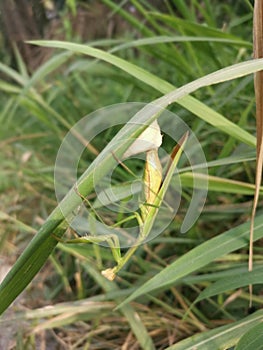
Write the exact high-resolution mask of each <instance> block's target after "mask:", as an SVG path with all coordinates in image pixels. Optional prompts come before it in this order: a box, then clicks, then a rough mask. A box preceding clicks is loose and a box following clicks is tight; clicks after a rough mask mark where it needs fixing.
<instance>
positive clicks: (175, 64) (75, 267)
mask: <svg viewBox="0 0 263 350" xmlns="http://www.w3.org/2000/svg"><path fill="white" fill-rule="evenodd" d="M10 3H11V2H9V5H8V1H3V3H2V9H1V16H2V19H4V18H5V21H4V20H3V21H2V24H1V25H2V26H3V29H5V30H4V31H3V34H2V37H1V46H0V54H1V61H2V63H0V89H1V95H0V105H1V111H0V113H1V114H0V125H1V128H0V144H1V153H0V157H1V169H0V196H1V201H0V203H1V204H0V215H1V221H2V223H1V228H0V230H1V233H0V239H1V241H0V248H1V261H2V265H3V266H7V267H8V266H9V265H10V266H11V265H12V264H13V263H14V261H15V260H16V258H17V256H18V255H19V254H20V253H21V252H22V251H23V249H24V248H25V247H26V245H27V244H28V242H29V241H30V240H31V238H32V236H33V234H34V233H35V232H36V230H37V229H38V228H39V227H41V225H42V224H43V222H44V221H45V219H46V218H47V216H48V215H49V213H50V212H51V211H52V210H53V209H54V207H55V206H56V198H55V194H54V185H53V170H54V169H53V167H54V163H55V159H56V154H57V151H58V149H59V146H60V143H61V141H62V139H63V137H64V136H65V134H66V132H67V131H68V130H69V129H70V127H71V126H72V125H74V124H75V123H76V122H77V121H78V120H80V119H81V118H82V117H83V116H85V115H87V114H89V113H91V112H92V111H94V110H97V109H98V108H101V107H103V106H108V105H111V104H114V103H121V102H130V101H142V102H146V103H147V102H150V101H152V100H154V99H155V98H157V97H159V96H160V92H158V91H156V90H155V89H153V88H152V87H150V86H148V85H146V84H144V83H143V82H141V81H139V80H138V79H135V78H133V77H132V76H131V75H129V74H127V73H126V72H123V71H121V70H119V69H117V68H116V67H114V66H112V65H109V64H107V63H105V62H102V61H100V60H96V59H93V58H89V57H86V56H85V57H84V56H81V55H73V54H71V53H70V52H59V51H58V50H53V49H48V48H39V47H34V46H32V45H31V46H30V45H29V44H25V43H24V40H30V39H39V38H45V39H60V40H61V39H62V40H63V39H65V40H68V41H71V42H77V43H84V42H88V44H89V45H91V46H94V47H98V48H101V49H103V50H105V51H109V52H112V53H114V54H115V55H117V56H118V57H121V58H123V59H125V60H127V61H128V62H132V63H134V64H136V65H137V66H139V67H142V68H144V69H146V70H148V71H149V72H151V73H152V74H154V75H156V76H157V77H159V78H161V79H163V80H165V81H166V82H168V83H171V84H172V85H174V86H175V87H179V86H181V85H183V84H186V83H187V82H190V81H192V80H194V79H196V78H198V77H201V76H203V75H205V74H208V73H210V72H213V71H215V70H218V69H220V68H223V67H226V66H228V65H231V64H234V63H239V62H242V61H245V60H248V59H250V58H251V57H252V19H253V7H252V4H251V3H250V2H249V1H243V0H238V1H230V0H229V1H225V2H220V1H213V0H204V1H195V0H189V1H180V0H174V1H164V2H163V1H159V2H158V1H135V0H133V1H130V2H127V1H122V2H114V1H110V0H103V1H99V2H98V1H84V2H83V1H82V2H81V1H77V0H75V1H67V2H65V3H64V4H62V3H60V2H55V1H46V2H43V4H44V5H45V6H44V7H40V6H39V4H37V7H34V6H33V5H36V3H37V2H36V3H35V4H34V2H33V1H31V2H30V3H28V4H26V2H23V1H21V4H22V3H23V4H22V6H21V4H20V5H19V6H18V3H16V5H15V6H16V7H15V10H17V11H15V10H14V8H13V9H12V8H11V9H10V8H8V6H10ZM20 6H21V7H23V6H24V9H23V10H24V11H25V12H26V6H29V9H32V8H33V9H34V8H35V10H36V9H37V12H36V13H34V14H33V15H32V17H28V18H27V17H26V16H25V15H21V13H20V17H19V16H18V15H17V16H18V17H16V18H15V22H13V23H14V24H13V27H15V25H17V28H20V31H21V33H20V34H21V37H20V38H17V37H15V36H14V37H12V36H11V35H12V34H10V31H8V28H9V27H11V26H12V24H11V19H10V22H9V23H6V21H7V19H6V18H8V16H7V13H13V14H14V13H15V12H16V14H17V13H19V11H18V9H19V8H21V7H20ZM32 6H33V7H32ZM38 6H39V7H38ZM41 6H42V5H41ZM40 9H41V11H43V13H42V12H41V11H40ZM8 11H11V12H8ZM12 11H13V12H12ZM10 18H11V17H10ZM12 18H13V17H12ZM29 18H32V22H31V27H30V28H31V32H29V33H26V32H25V33H24V34H23V33H22V30H21V28H24V29H25V28H26V27H27V26H26V23H23V21H24V22H25V19H27V20H28V21H29ZM40 18H42V19H43V24H41V25H40V23H41V21H40ZM17 21H20V22H21V23H18V22H17ZM34 22H36V24H37V25H36V27H38V30H35V31H34V30H32V28H33V23H34ZM39 27H40V28H39ZM16 30H17V31H18V29H16ZM11 42H12V45H11ZM25 47H26V49H25ZM7 48H8V50H7ZM193 95H194V97H196V98H197V99H198V100H200V101H202V102H203V103H205V104H206V105H207V106H209V107H211V108H212V109H213V110H215V111H217V112H219V113H221V114H222V115H224V116H225V117H226V118H227V119H230V120H231V121H232V122H234V123H235V124H238V125H239V126H240V127H241V128H242V129H243V130H246V131H248V132H249V133H250V134H253V135H254V134H255V118H254V92H253V77H252V76H251V75H249V76H247V77H245V78H242V79H238V80H234V81H230V82H226V83H222V84H220V85H216V86H211V87H207V88H204V89H201V90H199V91H197V92H196V93H194V94H193ZM169 108H170V109H171V110H172V111H174V112H176V113H177V114H178V115H179V116H180V117H181V118H182V119H183V120H184V121H185V122H186V123H188V125H189V126H190V127H191V129H192V130H193V131H194V132H195V134H196V136H197V137H198V140H199V141H200V143H201V144H202V147H203V149H204V152H205V155H206V158H207V161H208V162H209V161H214V160H220V159H221V160H222V159H225V158H227V157H229V160H230V162H229V164H228V165H224V166H215V167H213V166H211V167H210V168H209V174H210V175H215V176H218V177H219V178H224V179H233V180H238V181H242V182H244V183H249V184H250V183H253V181H254V168H255V162H254V159H255V152H254V150H253V149H252V148H251V147H249V146H247V145H245V144H242V143H240V142H238V141H237V140H236V139H234V138H232V137H230V136H229V135H227V134H224V133H222V132H221V131H220V130H218V129H216V128H214V127H212V126H211V125H209V124H207V123H205V122H204V121H203V120H201V119H199V118H197V117H196V116H195V115H193V114H191V113H190V112H189V111H187V110H183V109H182V108H181V107H180V106H178V105H173V106H171V107H169ZM114 132H115V130H112V134H110V133H108V134H107V140H110V139H111V137H112V135H114ZM105 141H106V140H105V137H103V135H102V137H101V139H99V140H98V141H97V144H95V146H96V147H97V148H98V150H99V151H101V150H102V149H103V147H104V146H105V145H106V142H105ZM168 148H169V145H168ZM240 155H242V156H244V155H247V158H248V159H250V161H239V162H234V157H235V156H240ZM231 157H233V161H232V162H231ZM93 159H94V155H93V154H91V153H88V152H87V156H86V166H87V167H88V165H89V164H90V163H91V161H92V160H93ZM132 170H133V171H135V172H136V171H138V170H137V169H132ZM125 176H126V174H125V172H124V173H123V177H125ZM231 186H232V184H231V183H230V182H229V183H227V182H226V184H225V187H226V188H225V189H226V191H225V192H224V190H223V189H222V187H221V188H220V190H219V189H217V190H214V191H210V192H209V195H208V198H207V202H206V206H205V208H204V211H203V213H202V215H201V216H200V218H199V220H198V222H197V223H196V225H195V226H194V228H192V229H191V230H190V231H189V232H188V233H187V235H184V236H182V235H180V234H178V227H179V226H180V222H174V223H173V224H172V225H170V227H169V230H166V231H165V232H164V234H163V235H162V236H160V237H158V239H156V240H154V241H152V242H149V244H147V245H145V246H143V247H140V249H139V251H138V253H137V254H136V256H135V257H134V259H133V261H132V263H131V264H129V265H128V266H127V269H126V270H125V271H123V272H122V273H121V274H120V277H119V279H118V281H117V283H118V289H115V288H114V287H112V286H111V285H110V284H108V282H105V281H103V280H102V277H101V276H100V274H99V270H100V269H101V268H102V266H111V263H112V257H111V255H110V251H109V250H108V249H106V248H102V247H98V246H92V245H90V246H89V245H86V246H80V245H78V246H75V247H74V246H71V245H70V246H67V245H59V247H58V248H56V249H55V251H54V253H53V254H52V256H51V257H50V259H49V261H48V263H47V264H46V265H45V267H44V268H43V269H42V271H41V272H40V273H39V274H38V275H37V277H36V278H35V279H34V281H33V282H32V284H31V285H30V287H29V288H28V289H27V291H26V292H25V294H24V295H23V298H22V299H20V300H19V304H18V305H17V306H16V307H17V310H18V311H19V312H20V317H21V319H22V321H23V325H24V326H23V327H22V328H21V331H20V332H19V333H17V334H16V331H15V330H16V327H15V326H14V325H13V326H12V327H11V326H10V327H9V329H8V332H11V333H6V334H8V338H9V340H10V339H11V340H12V341H11V348H12V346H13V348H17V349H19V348H21V349H35V348H36V349H40V348H41V346H42V348H48V349H52V348H54V349H140V348H143V347H141V345H139V344H141V343H140V340H138V338H136V336H135V335H134V334H136V331H134V329H133V332H132V331H131V329H132V327H131V323H130V322H131V321H130V320H129V318H128V316H127V314H126V316H123V315H121V314H119V313H118V312H115V311H113V309H114V306H115V304H114V303H113V302H112V300H113V299H114V298H113V296H114V293H115V296H117V297H118V298H120V300H122V298H123V297H124V296H128V295H129V293H130V292H131V291H132V290H134V288H135V287H137V286H141V285H143V283H144V282H145V281H147V280H148V279H149V278H150V277H152V276H153V275H155V274H156V273H157V272H159V271H161V270H162V269H163V268H164V267H165V266H167V265H169V264H170V263H171V262H173V261H175V260H176V259H177V258H178V257H180V256H182V255H184V254H185V253H186V252H187V251H189V250H190V249H192V248H194V247H195V246H197V245H199V244H200V243H201V242H205V241H207V240H209V239H211V238H212V237H214V236H216V235H217V234H220V233H222V232H224V231H226V230H227V229H230V228H234V227H236V226H238V225H240V224H242V223H244V222H246V221H247V220H248V219H249V215H250V208H251V203H252V199H253V191H252V190H251V193H247V194H242V193H235V191H231ZM227 190H229V191H230V193H228V191H227ZM184 197H185V201H184V203H183V205H182V207H181V209H180V210H181V211H180V215H179V217H180V216H183V213H184V212H185V210H186V208H187V205H188V201H189V199H188V200H187V189H186V190H185V196H184ZM255 259H256V261H257V262H258V263H259V264H261V263H262V245H261V244H260V243H257V246H256V248H255ZM246 261H247V248H243V249H240V250H239V251H237V252H235V253H232V254H229V255H227V256H225V257H224V258H222V259H220V260H218V261H214V262H212V263H210V264H209V265H207V266H205V267H204V268H202V269H200V270H199V271H198V273H196V274H192V275H189V276H188V277H187V278H186V279H185V280H184V281H183V283H180V284H178V285H175V286H171V287H168V288H166V289H164V290H163V291H160V292H158V294H157V293H154V294H153V295H151V296H147V297H146V296H145V297H141V298H140V299H139V300H137V301H136V305H135V309H136V311H137V312H138V314H139V317H140V319H141V322H142V324H144V326H145V327H146V329H147V331H148V335H149V336H150V337H151V338H152V340H153V344H154V347H155V348H156V349H165V348H167V347H168V346H170V345H172V344H175V343H177V342H178V341H179V340H181V339H183V338H187V337H189V336H190V335H193V334H196V333H198V332H200V331H204V330H208V329H210V328H211V329H214V328H215V329H216V328H217V327H219V326H221V325H227V324H229V323H230V322H232V321H236V320H242V319H243V318H244V317H245V316H246V315H247V305H248V301H247V300H248V291H247V289H246V288H244V289H243V290H241V289H237V290H235V291H233V290H232V291H226V292H224V293H220V294H219V295H217V296H214V297H212V298H208V299H206V300H203V301H201V302H200V303H199V304H198V306H194V307H193V309H192V310H191V311H190V312H189V314H188V317H186V318H185V319H184V316H185V313H186V311H187V310H188V307H189V306H190V305H191V303H192V302H193V301H194V300H195V298H196V297H197V296H198V295H199V293H200V291H201V290H203V289H204V288H205V287H207V286H208V285H209V284H210V283H211V282H210V281H211V280H215V276H216V275H214V274H216V273H218V274H222V277H226V276H227V273H228V271H230V270H232V269H233V268H236V269H237V270H236V271H237V273H242V271H244V270H245V267H246ZM238 269H239V270H238ZM198 278H199V279H198ZM254 294H255V295H254V301H255V303H256V306H257V307H261V305H262V297H261V295H262V289H261V288H260V285H259V286H256V287H255V290H254ZM114 300H116V299H114ZM61 302H67V304H60V303H61ZM85 302H88V303H90V305H92V310H91V311H90V310H89V312H83V310H85ZM46 305H53V308H52V309H51V310H48V309H42V307H44V306H46ZM37 308H40V309H39V310H35V311H34V310H33V309H37ZM30 310H32V311H30ZM12 317H17V316H15V314H14V311H12V313H11V318H12ZM40 320H41V321H40ZM34 327H35V328H34ZM32 329H34V330H35V332H34V333H32ZM9 346H10V344H9ZM151 346H152V345H151ZM148 348H149V349H150V348H153V347H147V346H145V349H148ZM218 348H219V347H218ZM178 349H179V347H178ZM211 349H212V347H211Z"/></svg>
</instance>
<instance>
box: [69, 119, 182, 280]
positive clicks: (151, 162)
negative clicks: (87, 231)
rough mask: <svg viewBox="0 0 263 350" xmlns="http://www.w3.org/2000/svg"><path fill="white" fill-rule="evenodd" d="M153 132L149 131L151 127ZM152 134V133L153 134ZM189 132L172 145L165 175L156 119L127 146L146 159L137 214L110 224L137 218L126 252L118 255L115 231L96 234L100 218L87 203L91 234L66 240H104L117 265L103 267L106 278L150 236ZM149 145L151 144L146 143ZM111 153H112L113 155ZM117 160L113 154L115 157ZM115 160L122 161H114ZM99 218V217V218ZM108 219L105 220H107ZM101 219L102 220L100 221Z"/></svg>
mask: <svg viewBox="0 0 263 350" xmlns="http://www.w3.org/2000/svg"><path fill="white" fill-rule="evenodd" d="M150 129H152V130H154V131H152V130H150ZM152 133H154V135H152ZM187 137H188V133H186V134H185V135H184V136H183V137H182V139H181V140H180V141H179V142H178V144H177V145H176V146H175V148H174V150H173V152H172V154H171V159H170V162H169V164H168V166H167V170H166V173H165V176H164V177H162V167H161V162H160V159H159V156H158V148H159V146H160V145H161V141H162V136H161V133H160V128H159V126H158V124H157V121H155V122H154V123H153V124H152V125H150V126H149V127H148V128H147V129H146V130H145V131H144V132H143V133H142V134H141V135H140V137H139V138H138V139H136V140H135V142H134V143H133V144H132V145H131V146H130V148H129V149H128V150H127V151H126V152H125V154H124V157H129V156H130V155H134V154H136V153H140V152H145V153H146V161H145V168H144V176H143V195H144V202H143V204H141V205H140V213H138V212H134V213H133V215H132V216H130V217H128V218H124V219H123V220H120V221H119V222H118V223H115V224H114V223H112V222H111V223H110V227H111V228H114V227H115V228H116V227H120V225H122V224H123V223H125V222H127V221H128V220H131V219H134V218H135V219H136V220H137V222H138V226H139V234H138V237H137V239H136V240H135V242H134V244H133V246H132V247H130V248H129V249H128V250H127V252H126V253H125V254H124V255H123V256H121V251H120V244H119V238H118V236H117V235H116V234H112V233H109V234H103V235H97V234H96V224H94V216H97V217H98V218H99V219H101V218H100V216H99V214H98V213H97V212H96V211H95V210H94V209H92V205H91V204H90V203H89V201H88V204H89V206H90V207H91V209H92V215H90V216H89V218H90V220H91V223H90V227H93V229H92V231H93V234H92V235H87V236H82V237H79V238H76V239H73V240H70V241H67V243H102V242H106V243H107V244H108V245H109V247H110V248H111V251H112V254H113V257H114V260H115V261H116V263H117V264H116V266H115V267H113V268H110V269H106V270H104V271H102V274H103V275H104V276H105V277H106V278H108V279H109V280H113V279H114V278H115V276H116V274H117V272H118V271H120V269H121V268H122V267H123V266H124V265H125V264H126V262H127V261H128V260H129V259H130V258H131V256H132V255H133V254H134V252H135V251H136V249H137V248H138V246H139V245H140V244H142V243H143V242H144V241H145V239H146V238H147V237H148V236H149V234H150V232H151V229H152V226H153V224H154V221H155V219H156V216H157V214H158V212H159V208H160V207H161V205H162V203H163V201H164V197H165V194H166V192H167V189H168V186H169V184H170V182H171V179H172V176H173V173H174V171H175V168H176V165H177V163H178V161H179V158H180V156H181V153H182V150H183V147H184V145H185V142H186V140H187ZM149 140H150V141H149ZM143 141H146V146H144V144H143ZM149 144H150V146H149ZM113 156H114V154H113ZM114 158H115V159H116V157H115V156H114ZM117 161H118V163H120V164H122V162H121V161H119V160H117ZM80 196H81V198H82V199H83V201H87V199H86V198H83V196H82V195H81V194H80ZM101 221H102V220H101ZM107 221H108V220H107ZM102 222H103V221H102Z"/></svg>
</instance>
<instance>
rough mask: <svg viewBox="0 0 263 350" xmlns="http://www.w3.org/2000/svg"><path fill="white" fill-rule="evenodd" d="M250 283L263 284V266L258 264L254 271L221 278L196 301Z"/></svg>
mask: <svg viewBox="0 0 263 350" xmlns="http://www.w3.org/2000/svg"><path fill="white" fill-rule="evenodd" d="M249 284H251V285H253V284H263V269H262V266H257V267H256V268H254V270H253V271H252V272H250V271H245V272H243V273H242V274H240V275H235V276H229V277H226V278H220V279H219V280H218V281H216V282H215V283H213V284H212V285H211V286H209V287H207V288H206V289H205V290H203V291H202V292H201V293H200V294H199V296H198V298H197V299H196V300H195V303H197V302H199V301H201V300H203V299H207V298H210V297H212V296H214V295H218V294H220V293H224V292H226V291H229V290H233V289H237V288H240V287H244V286H248V285H249Z"/></svg>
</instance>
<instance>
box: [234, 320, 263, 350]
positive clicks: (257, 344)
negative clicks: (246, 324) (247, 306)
mask: <svg viewBox="0 0 263 350" xmlns="http://www.w3.org/2000/svg"><path fill="white" fill-rule="evenodd" d="M262 344H263V322H260V323H259V324H258V325H256V326H255V327H253V328H252V329H250V330H249V331H248V332H246V333H245V334H244V335H243V337H242V338H241V339H240V340H239V342H238V344H237V346H236V347H235V350H252V349H255V350H256V349H261V348H262Z"/></svg>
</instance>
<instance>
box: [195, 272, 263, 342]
mask: <svg viewBox="0 0 263 350" xmlns="http://www.w3.org/2000/svg"><path fill="white" fill-rule="evenodd" d="M261 283H263V269H262V266H258V267H257V268H255V269H254V271H252V272H250V271H246V272H243V273H242V274H239V275H235V276H229V277H226V278H220V279H219V280H218V281H216V282H215V283H213V284H212V285H211V286H209V287H207V288H206V289H205V290H204V291H202V292H201V293H200V294H199V296H198V298H197V299H196V301H195V302H199V301H201V300H203V299H206V298H210V297H212V296H214V295H218V294H220V293H224V292H226V291H229V290H233V289H237V288H240V287H244V286H248V285H249V284H261ZM262 344H263V343H262Z"/></svg>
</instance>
